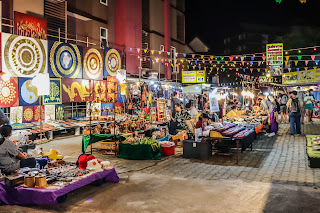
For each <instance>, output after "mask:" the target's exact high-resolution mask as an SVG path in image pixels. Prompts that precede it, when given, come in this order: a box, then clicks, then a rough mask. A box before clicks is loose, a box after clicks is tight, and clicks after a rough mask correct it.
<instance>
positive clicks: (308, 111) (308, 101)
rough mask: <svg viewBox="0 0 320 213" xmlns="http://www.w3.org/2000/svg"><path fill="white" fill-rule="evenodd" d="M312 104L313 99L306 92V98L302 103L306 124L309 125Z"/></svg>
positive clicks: (309, 93)
mask: <svg viewBox="0 0 320 213" xmlns="http://www.w3.org/2000/svg"><path fill="white" fill-rule="evenodd" d="M313 102H314V98H313V96H312V94H311V92H310V91H308V92H307V94H306V96H305V97H304V100H303V103H304V108H305V110H306V123H307V124H309V123H310V119H311V116H312V114H311V112H312V111H313Z"/></svg>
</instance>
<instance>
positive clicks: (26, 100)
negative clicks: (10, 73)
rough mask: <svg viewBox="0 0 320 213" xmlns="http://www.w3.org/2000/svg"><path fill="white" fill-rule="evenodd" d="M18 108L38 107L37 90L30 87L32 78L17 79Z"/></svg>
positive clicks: (34, 87)
mask: <svg viewBox="0 0 320 213" xmlns="http://www.w3.org/2000/svg"><path fill="white" fill-rule="evenodd" d="M19 91H20V95H19V104H20V106H32V105H39V100H40V99H39V96H38V89H37V87H36V86H33V85H32V78H19Z"/></svg>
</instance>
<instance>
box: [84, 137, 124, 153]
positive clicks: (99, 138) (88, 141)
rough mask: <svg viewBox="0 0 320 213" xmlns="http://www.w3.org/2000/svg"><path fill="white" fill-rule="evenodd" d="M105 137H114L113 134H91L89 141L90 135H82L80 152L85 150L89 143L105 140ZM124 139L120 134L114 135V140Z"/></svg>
mask: <svg viewBox="0 0 320 213" xmlns="http://www.w3.org/2000/svg"><path fill="white" fill-rule="evenodd" d="M106 139H114V135H109V134H92V138H91V142H90V135H83V136H82V153H85V152H86V149H87V147H88V146H89V145H90V144H93V143H96V142H99V141H102V140H106ZM122 139H124V138H123V137H121V136H120V135H116V140H120V141H121V140H122Z"/></svg>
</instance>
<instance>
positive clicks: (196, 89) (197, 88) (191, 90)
mask: <svg viewBox="0 0 320 213" xmlns="http://www.w3.org/2000/svg"><path fill="white" fill-rule="evenodd" d="M182 94H201V84H195V85H191V86H186V87H183V88H182Z"/></svg>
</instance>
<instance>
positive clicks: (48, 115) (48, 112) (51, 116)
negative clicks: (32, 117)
mask: <svg viewBox="0 0 320 213" xmlns="http://www.w3.org/2000/svg"><path fill="white" fill-rule="evenodd" d="M55 118H56V116H55V106H54V105H46V106H45V121H54V120H55Z"/></svg>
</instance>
